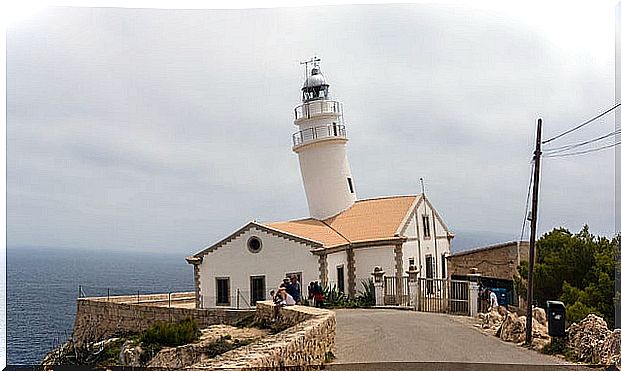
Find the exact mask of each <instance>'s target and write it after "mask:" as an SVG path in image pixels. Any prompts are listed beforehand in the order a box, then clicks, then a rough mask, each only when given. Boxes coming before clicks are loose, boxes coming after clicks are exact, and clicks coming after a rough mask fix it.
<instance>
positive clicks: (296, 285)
mask: <svg viewBox="0 0 621 371" xmlns="http://www.w3.org/2000/svg"><path fill="white" fill-rule="evenodd" d="M290 287H291V292H289V293H290V294H291V296H293V300H295V302H296V304H297V303H300V296H301V295H300V294H301V293H302V287H301V285H300V282H298V276H296V275H295V274H294V275H293V276H291V285H290Z"/></svg>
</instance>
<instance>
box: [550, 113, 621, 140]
mask: <svg viewBox="0 0 621 371" xmlns="http://www.w3.org/2000/svg"><path fill="white" fill-rule="evenodd" d="M619 106H621V103H617V104H615V105H614V106H612V108H609V109H607V110H606V111H604V112H602V113H600V114H599V115H597V116H595V117H593V118H591V119H588V120H587V121H585V122H583V123H582V124H580V125H578V126H576V127H573V128H571V129H569V130H567V131H564V132H562V133H560V134H558V135H556V136H553V137H552V138H550V139H547V140H544V141H543V142H541V143H542V144H546V143H549V142H551V141H553V140H556V139H558V138H560V137H562V136H564V135H567V134H569V133H572V132H574V131H576V130H578V129H580V128H582V127H584V126H586V125H588V124H590V123H592V122H593V121H595V120H597V119H598V118H600V117H602V116H604V115H606V114H608V113H610V112H612V111H614V110H615V109H616V108H617V107H619Z"/></svg>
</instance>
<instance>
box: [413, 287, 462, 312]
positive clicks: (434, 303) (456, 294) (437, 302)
mask: <svg viewBox="0 0 621 371" xmlns="http://www.w3.org/2000/svg"><path fill="white" fill-rule="evenodd" d="M468 284H469V283H468V281H455V280H450V279H446V278H419V279H418V287H419V293H418V300H419V306H418V307H419V309H420V310H421V311H423V312H436V313H451V314H464V315H467V314H468V310H469V290H468Z"/></svg>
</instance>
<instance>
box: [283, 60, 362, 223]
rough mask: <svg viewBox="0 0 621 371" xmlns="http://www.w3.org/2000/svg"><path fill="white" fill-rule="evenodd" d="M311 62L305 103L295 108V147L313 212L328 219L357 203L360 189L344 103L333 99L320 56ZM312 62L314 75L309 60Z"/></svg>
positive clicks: (314, 214) (307, 197)
mask: <svg viewBox="0 0 621 371" xmlns="http://www.w3.org/2000/svg"><path fill="white" fill-rule="evenodd" d="M302 63H303V64H306V66H307V74H306V81H304V86H303V87H302V104H300V105H299V106H297V107H295V109H294V124H295V125H297V126H298V128H299V131H298V132H297V133H295V134H293V151H294V152H295V153H297V154H298V158H299V160H300V171H301V172H302V181H303V182H304V190H305V191H306V201H307V202H308V209H309V213H310V216H311V217H312V218H315V219H320V220H323V219H326V218H329V217H331V216H334V215H336V214H338V213H340V212H342V211H344V210H346V209H348V208H349V207H350V206H352V205H353V204H354V202H355V201H356V190H355V188H354V180H353V178H352V175H351V170H350V169H349V161H347V134H346V131H345V123H344V122H343V106H342V105H341V103H340V102H337V101H334V100H330V97H329V95H328V87H329V86H330V85H329V84H328V82H327V81H326V78H325V77H324V76H323V75H322V74H321V70H320V69H319V59H317V58H313V59H311V60H310V61H308V62H302ZM309 63H312V69H311V73H310V76H309V75H308V64H309Z"/></svg>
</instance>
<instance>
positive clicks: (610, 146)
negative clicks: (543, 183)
mask: <svg viewBox="0 0 621 371" xmlns="http://www.w3.org/2000/svg"><path fill="white" fill-rule="evenodd" d="M619 144H621V142H616V143H612V144H608V145H605V146H602V147H597V148H591V149H587V150H584V151H578V152H571V153H561V154H554V153H553V154H551V155H543V157H547V158H553V157H568V156H576V155H584V154H587V153H591V152H598V151H603V150H605V149H608V148H612V147H615V146H617V145H619Z"/></svg>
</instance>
